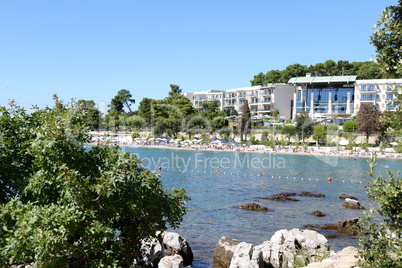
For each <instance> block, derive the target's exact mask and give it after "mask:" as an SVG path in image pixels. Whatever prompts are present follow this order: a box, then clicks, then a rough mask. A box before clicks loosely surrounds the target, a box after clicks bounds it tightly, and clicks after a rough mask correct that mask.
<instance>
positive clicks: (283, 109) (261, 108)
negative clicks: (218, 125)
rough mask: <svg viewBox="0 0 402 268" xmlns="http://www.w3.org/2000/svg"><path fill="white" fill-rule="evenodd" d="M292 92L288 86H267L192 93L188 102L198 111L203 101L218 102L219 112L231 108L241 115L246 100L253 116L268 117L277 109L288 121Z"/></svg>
mask: <svg viewBox="0 0 402 268" xmlns="http://www.w3.org/2000/svg"><path fill="white" fill-rule="evenodd" d="M293 91H294V88H293V86H291V85H288V84H268V85H263V86H251V87H243V88H236V89H228V90H225V91H220V90H208V91H199V92H194V94H193V96H192V99H191V98H190V100H191V101H192V103H193V106H194V107H195V108H198V109H199V108H201V103H202V102H204V101H212V100H218V101H219V102H220V108H221V110H224V109H226V108H233V109H235V110H236V111H237V112H238V113H239V114H241V113H242V105H243V103H244V101H245V100H248V104H249V107H250V111H251V113H252V114H253V115H257V116H263V115H270V114H271V113H272V112H273V111H274V110H275V109H278V110H279V113H280V114H281V116H283V117H285V118H286V119H289V118H290V117H291V114H292V110H291V103H292V101H293Z"/></svg>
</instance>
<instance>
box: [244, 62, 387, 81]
mask: <svg viewBox="0 0 402 268" xmlns="http://www.w3.org/2000/svg"><path fill="white" fill-rule="evenodd" d="M306 73H310V74H311V75H314V76H336V75H340V76H342V75H357V76H359V77H360V78H361V79H380V78H390V77H392V76H390V75H388V74H387V73H384V72H383V71H382V70H381V65H379V64H378V63H376V62H373V61H366V62H349V61H347V60H340V61H338V62H335V61H333V60H326V61H325V62H324V63H316V64H315V65H310V66H307V65H303V64H300V63H295V64H291V65H289V66H287V67H286V68H285V69H284V70H282V71H280V70H269V71H267V72H266V73H265V74H264V73H263V72H260V73H258V74H256V75H254V78H253V80H251V81H250V83H251V85H252V86H258V85H266V84H269V83H287V82H288V81H289V79H290V78H292V77H300V76H305V75H306Z"/></svg>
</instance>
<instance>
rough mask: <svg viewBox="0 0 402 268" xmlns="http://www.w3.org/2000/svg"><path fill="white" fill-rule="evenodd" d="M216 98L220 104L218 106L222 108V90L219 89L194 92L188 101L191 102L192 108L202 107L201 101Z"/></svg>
mask: <svg viewBox="0 0 402 268" xmlns="http://www.w3.org/2000/svg"><path fill="white" fill-rule="evenodd" d="M213 100H218V101H219V103H220V105H219V108H220V109H221V110H223V108H224V91H221V90H207V91H198V92H194V94H193V96H192V99H190V101H191V102H192V103H193V106H194V108H197V109H200V108H202V106H201V103H203V102H205V101H213Z"/></svg>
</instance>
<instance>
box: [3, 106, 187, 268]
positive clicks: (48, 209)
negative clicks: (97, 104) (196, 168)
mask: <svg viewBox="0 0 402 268" xmlns="http://www.w3.org/2000/svg"><path fill="white" fill-rule="evenodd" d="M83 118H84V114H83V111H82V110H80V109H78V108H77V107H76V105H74V104H71V105H70V106H66V105H64V104H62V103H61V102H59V101H58V100H57V99H56V105H55V107H54V108H46V109H44V110H37V111H35V112H33V113H32V114H29V113H26V112H25V111H24V110H23V109H21V108H19V107H17V106H16V105H15V104H13V103H11V108H8V109H7V108H5V107H0V183H1V189H0V266H1V267H9V266H11V264H27V263H33V262H34V263H35V264H36V265H37V266H39V267H63V266H64V267H66V266H69V267H116V266H119V267H129V266H131V265H132V263H133V261H134V260H135V259H136V258H137V257H138V256H139V249H140V244H141V240H143V239H147V238H151V237H154V236H155V233H156V231H162V230H165V229H166V228H168V226H169V225H170V226H171V227H173V228H176V227H178V225H179V223H180V222H181V221H182V217H183V215H184V214H185V212H186V209H185V206H184V205H185V201H186V200H188V197H187V196H186V195H185V192H184V190H183V189H180V190H179V189H174V190H173V192H166V191H165V190H163V188H162V184H161V181H160V179H159V178H158V175H157V174H155V173H153V172H150V171H148V170H145V169H144V168H142V167H141V166H140V162H139V160H138V159H137V158H136V157H135V156H134V155H132V154H129V153H126V152H123V151H121V150H120V149H119V148H116V147H106V146H94V147H93V148H91V149H90V150H87V149H85V148H84V146H83V144H84V143H85V142H88V141H89V135H88V134H87V129H86V128H85V124H84V122H83Z"/></svg>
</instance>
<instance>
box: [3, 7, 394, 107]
mask: <svg viewBox="0 0 402 268" xmlns="http://www.w3.org/2000/svg"><path fill="white" fill-rule="evenodd" d="M397 2H398V1H397V0H392V1H391V0H337V1H322V0H305V1H300V0H281V1H279V0H275V1H274V0H247V1H246V0H198V1H197V0H153V1H152V0H131V1H130V0H124V1H123V0H117V1H104V0H96V1H92V0H84V1H82V0H81V1H76V0H69V1H67V0H60V1H50V0H49V1H43V0H34V1H31V0H29V1H28V0H15V1H10V0H0V105H6V104H7V103H8V100H9V99H13V98H14V99H16V101H17V103H19V104H20V105H22V106H24V107H27V108H29V107H30V106H31V105H32V104H37V105H39V106H40V107H44V106H46V105H48V106H53V102H52V93H57V94H58V95H59V96H60V98H62V99H63V100H65V101H69V100H70V99H71V98H76V99H87V100H89V99H92V100H94V101H95V102H96V103H101V104H102V103H106V104H108V103H109V102H110V100H111V98H112V97H113V96H115V95H116V93H117V91H118V90H120V89H123V88H125V89H128V90H130V92H131V93H132V94H133V96H134V98H135V99H136V100H137V104H136V106H135V107H134V108H136V107H137V106H138V103H139V102H140V101H141V100H142V98H144V97H149V98H155V99H162V98H164V97H165V96H166V95H167V93H168V91H169V89H170V87H169V84H177V85H179V86H180V87H181V88H182V89H183V90H184V91H185V92H194V91H202V90H209V89H216V90H225V89H231V88H238V87H246V86H249V85H250V80H252V79H253V76H254V75H255V74H258V73H259V72H264V73H265V72H267V71H268V70H271V69H279V70H283V69H284V68H286V66H288V65H290V64H294V63H300V64H304V65H311V64H315V63H318V62H324V61H325V60H328V59H332V60H335V61H338V60H349V61H350V62H353V61H368V60H370V58H373V57H374V55H375V52H374V48H373V46H372V45H371V44H370V43H369V39H370V35H371V34H372V33H373V30H372V28H371V27H372V26H373V25H374V24H375V23H376V22H377V21H378V19H379V14H380V13H381V12H382V10H383V9H384V8H385V7H386V6H389V5H395V4H397Z"/></svg>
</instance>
